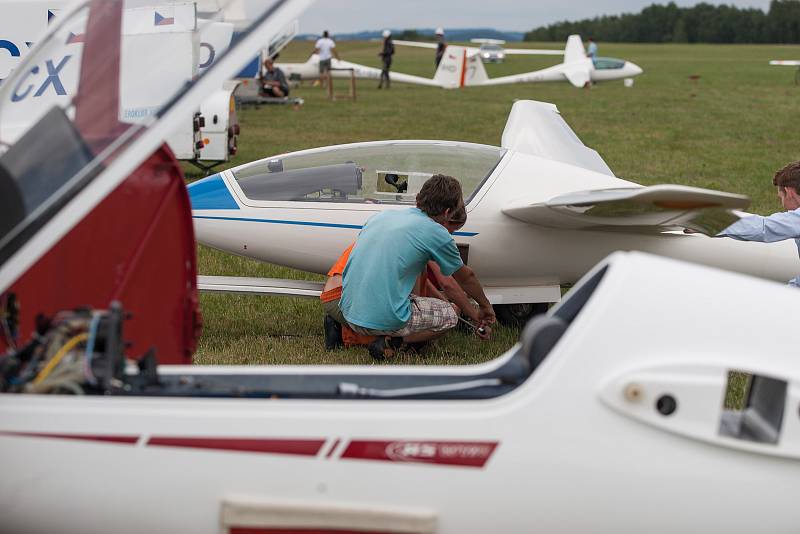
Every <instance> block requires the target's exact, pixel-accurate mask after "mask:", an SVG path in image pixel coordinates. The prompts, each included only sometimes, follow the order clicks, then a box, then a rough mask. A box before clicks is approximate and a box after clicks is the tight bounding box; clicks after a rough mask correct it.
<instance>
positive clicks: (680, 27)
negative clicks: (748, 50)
mask: <svg viewBox="0 0 800 534" xmlns="http://www.w3.org/2000/svg"><path fill="white" fill-rule="evenodd" d="M573 33H577V34H580V35H581V36H583V38H584V39H585V38H587V37H593V38H594V39H595V40H599V41H613V42H632V43H800V0H772V1H771V2H770V5H769V11H768V12H766V13H764V12H763V11H762V10H760V9H756V8H738V7H735V6H727V5H718V6H715V5H711V4H706V3H700V4H697V5H695V6H692V7H678V6H677V5H676V4H675V3H674V2H670V3H669V4H666V5H659V4H652V5H650V6H648V7H646V8H644V9H643V10H642V11H641V12H640V13H635V14H634V13H626V14H622V15H606V16H602V17H596V18H593V19H584V20H579V21H576V22H568V21H564V22H557V23H555V24H551V25H549V26H541V27H539V28H535V29H533V30H531V31H529V32H527V33H526V34H525V37H524V40H525V41H565V40H566V39H567V36H569V35H571V34H573Z"/></svg>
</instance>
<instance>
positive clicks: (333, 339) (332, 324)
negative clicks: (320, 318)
mask: <svg viewBox="0 0 800 534" xmlns="http://www.w3.org/2000/svg"><path fill="white" fill-rule="evenodd" d="M324 331H325V350H336V349H338V348H340V347H343V346H344V341H343V340H342V325H340V324H339V323H337V322H336V320H335V319H334V318H333V317H331V316H330V315H328V314H325V322H324Z"/></svg>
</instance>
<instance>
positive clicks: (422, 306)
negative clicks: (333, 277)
mask: <svg viewBox="0 0 800 534" xmlns="http://www.w3.org/2000/svg"><path fill="white" fill-rule="evenodd" d="M463 204H464V200H463V198H462V194H461V184H460V183H459V182H458V180H456V179H455V178H453V177H452V176H444V175H441V174H437V175H435V176H432V177H431V178H429V179H428V180H427V181H426V182H425V184H424V185H423V186H422V189H420V192H419V194H417V207H416V208H410V209H406V210H388V211H384V212H381V213H379V214H378V215H375V216H374V217H372V218H371V219H369V220H368V221H367V223H366V224H365V225H364V228H363V229H362V230H361V232H360V233H359V235H358V239H357V240H356V243H355V246H354V247H353V250H352V252H351V253H350V258H349V259H348V261H347V266H346V267H345V269H344V273H343V275H342V297H341V301H340V309H341V312H342V315H343V317H344V319H345V320H346V321H347V323H348V324H349V325H350V327H351V328H352V329H353V331H355V332H356V333H358V334H362V335H366V336H378V337H377V339H376V340H375V341H374V342H373V343H371V344H370V345H369V353H370V355H371V356H372V357H373V358H376V359H383V358H385V357H391V356H393V355H394V351H395V349H396V348H397V347H399V346H400V344H401V343H403V342H405V343H419V342H422V341H429V340H431V339H434V338H437V337H439V336H441V335H442V334H444V333H445V332H446V331H447V330H449V329H451V328H453V327H454V326H456V324H457V322H458V313H459V310H458V309H457V306H456V305H454V304H452V303H449V302H446V301H443V300H440V299H436V298H426V297H418V296H416V295H413V294H412V293H411V290H412V289H413V287H414V283H415V282H416V280H417V277H418V276H419V274H420V273H421V272H422V271H423V269H425V265H426V263H427V262H428V261H434V262H436V264H437V265H438V266H439V268H440V269H441V271H442V273H443V274H444V275H445V276H450V275H452V276H453V277H454V278H455V279H456V281H457V282H458V283H459V285H461V287H462V288H463V289H464V291H466V293H467V294H468V295H469V296H470V297H472V298H473V299H475V301H476V302H477V303H478V306H479V310H478V314H479V319H480V325H478V326H485V325H489V324H493V323H494V322H495V316H494V311H493V310H492V305H491V304H490V303H489V300H488V299H487V298H486V295H485V293H484V292H483V288H482V287H481V284H480V282H479V281H478V278H477V277H476V276H475V273H474V272H473V271H472V269H470V268H469V267H467V266H466V265H464V263H463V262H462V261H461V256H460V255H459V253H458V248H457V247H456V243H455V241H454V240H453V238H452V236H451V235H450V233H449V232H448V231H447V229H446V228H445V226H444V225H445V224H446V223H447V222H448V221H449V220H450V216H451V215H452V214H453V213H455V212H456V211H457V210H458V209H459V208H460V207H463Z"/></svg>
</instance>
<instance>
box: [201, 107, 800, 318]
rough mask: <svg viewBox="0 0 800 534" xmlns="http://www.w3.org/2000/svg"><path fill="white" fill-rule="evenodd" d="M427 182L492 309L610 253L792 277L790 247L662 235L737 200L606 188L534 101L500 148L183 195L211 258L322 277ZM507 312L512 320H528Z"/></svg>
mask: <svg viewBox="0 0 800 534" xmlns="http://www.w3.org/2000/svg"><path fill="white" fill-rule="evenodd" d="M436 173H444V174H450V175H453V176H456V177H458V178H459V179H460V180H461V183H462V186H463V189H464V198H465V200H466V203H467V211H468V213H469V220H468V221H467V224H466V226H465V227H464V228H463V229H462V230H461V231H460V232H457V233H456V234H455V238H456V242H457V243H458V244H459V246H460V247H461V248H462V250H463V255H464V258H465V259H466V260H467V263H468V264H469V265H470V266H471V267H472V268H473V269H475V271H476V272H477V273H478V275H479V276H480V278H481V280H482V281H483V283H484V284H485V285H486V286H487V292H488V294H489V297H490V300H491V301H492V302H493V303H494V304H525V303H540V302H553V301H556V300H558V298H559V296H560V291H559V286H560V285H563V284H569V283H573V282H575V281H576V280H577V279H578V278H579V277H580V276H582V275H583V274H584V273H586V272H587V271H588V270H589V269H590V268H591V266H592V265H594V264H595V263H597V262H598V261H600V260H601V259H602V258H603V257H605V256H606V255H608V254H609V253H611V252H613V251H615V250H631V249H634V250H642V251H649V252H653V253H657V254H662V255H666V256H672V257H675V258H682V259H686V260H691V261H695V262H698V263H704V264H707V265H714V266H718V267H723V268H727V269H731V270H736V271H740V272H745V273H750V274H753V275H756V276H761V277H766V278H771V279H774V280H780V281H786V280H788V279H789V278H791V277H793V276H795V275H796V274H797V250H796V249H795V247H794V243H792V242H791V241H787V242H783V243H776V244H772V245H764V244H761V243H748V242H743V241H734V240H730V239H711V238H708V237H705V236H699V235H686V234H684V233H682V232H680V231H678V232H675V230H682V229H684V228H691V229H693V230H697V231H700V232H705V233H707V234H710V235H713V234H715V233H716V232H718V231H719V230H721V229H722V228H724V227H725V226H727V225H728V224H729V223H731V222H732V221H734V220H736V216H735V215H734V214H733V213H732V212H731V210H733V209H743V208H745V207H746V206H747V204H748V200H747V198H746V197H742V196H739V195H732V194H728V193H720V192H715V191H708V190H704V189H697V188H693V187H685V186H680V185H655V186H650V187H642V186H640V185H638V184H636V183H633V182H630V181H626V180H622V179H620V178H617V177H616V176H614V174H613V173H612V171H611V170H610V169H609V167H608V166H607V165H606V163H605V162H604V161H603V159H602V158H601V157H600V156H599V155H598V154H597V152H595V151H594V150H592V149H590V148H588V147H586V146H584V145H583V143H581V142H580V140H579V139H578V137H577V136H576V135H575V133H574V132H573V131H572V130H571V129H570V127H569V125H568V124H567V123H566V122H565V121H564V120H563V119H562V118H561V116H560V114H559V113H558V110H557V108H556V107H555V106H554V105H552V104H547V103H542V102H535V101H518V102H516V103H515V104H514V105H513V107H512V110H511V113H510V115H509V118H508V122H507V123H506V127H505V130H504V131H503V136H502V142H501V145H500V146H487V145H478V144H473V143H462V142H456V141H376V142H367V143H353V144H347V145H338V146H332V147H324V148H315V149H310V150H302V151H299V152H292V153H289V154H281V155H277V156H272V157H269V158H264V159H262V160H259V161H256V162H252V163H248V164H245V165H241V166H239V167H236V168H234V169H230V170H226V171H224V172H222V173H219V174H216V175H214V176H211V177H208V178H205V179H204V180H201V181H198V182H195V183H193V184H191V185H190V186H189V195H190V198H191V201H192V210H193V211H192V214H193V216H194V223H195V233H196V236H197V239H198V241H200V242H201V243H204V244H206V245H209V246H211V247H214V248H217V249H220V250H224V251H227V252H231V253H233V254H239V255H243V256H248V257H251V258H254V259H257V260H261V261H265V262H270V263H277V264H280V265H286V266H289V267H294V268H297V269H302V270H305V271H311V272H315V273H325V272H327V270H328V269H329V268H330V266H331V265H332V264H333V263H334V262H335V261H336V258H337V257H339V255H340V254H341V252H342V251H343V250H344V249H345V248H346V247H347V246H348V245H349V244H350V243H351V242H352V241H353V240H355V238H356V236H357V234H358V231H359V229H360V228H361V227H362V225H363V224H364V223H365V222H366V220H367V219H368V218H369V217H370V216H372V215H374V214H375V213H378V212H379V211H382V210H391V209H402V208H405V207H408V206H410V205H413V203H414V197H415V194H416V193H417V192H418V191H419V189H420V187H421V185H422V183H423V182H424V181H425V180H426V179H427V178H428V177H430V176H431V175H433V174H436ZM201 283H202V284H203V285H202V288H203V289H208V290H220V291H221V290H230V291H236V292H250V291H253V292H258V293H267V294H270V293H272V294H297V295H309V293H308V292H307V291H306V290H307V289H309V287H307V284H305V285H303V287H299V286H297V285H296V283H294V282H285V283H283V284H282V283H281V282H280V281H275V280H273V281H269V282H264V283H260V282H258V281H257V280H256V281H252V280H236V279H204V280H201ZM287 284H288V285H287ZM293 288H294V289H296V290H297V291H293ZM312 294H313V293H312ZM518 308H519V309H518V310H517V311H518V313H520V314H522V317H521V319H522V320H524V319H526V318H527V315H528V314H529V313H531V312H532V311H534V309H535V307H532V306H521V307H518ZM514 309H517V307H515V308H514Z"/></svg>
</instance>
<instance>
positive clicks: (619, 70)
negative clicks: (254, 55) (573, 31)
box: [278, 35, 643, 89]
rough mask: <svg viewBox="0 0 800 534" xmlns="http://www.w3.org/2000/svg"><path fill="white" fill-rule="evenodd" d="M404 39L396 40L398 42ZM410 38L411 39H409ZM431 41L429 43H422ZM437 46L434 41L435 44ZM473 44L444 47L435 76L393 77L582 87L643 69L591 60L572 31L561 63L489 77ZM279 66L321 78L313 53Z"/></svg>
mask: <svg viewBox="0 0 800 534" xmlns="http://www.w3.org/2000/svg"><path fill="white" fill-rule="evenodd" d="M402 42H403V41H400V42H398V41H395V44H398V43H402ZM409 42H411V41H409ZM423 44H426V45H427V44H429V43H423ZM434 46H435V45H434ZM477 50H478V49H477V48H474V47H465V46H453V45H449V46H448V47H447V48H446V49H445V53H444V56H443V57H442V61H441V62H440V63H439V67H438V68H437V69H436V73H435V74H434V77H433V78H424V77H422V76H414V75H411V74H404V73H402V72H396V71H391V72H390V73H389V76H390V78H391V80H392V81H395V82H401V83H412V84H417V85H428V86H434V87H442V88H444V89H457V88H460V87H475V86H484V85H506V84H512V83H537V82H561V81H569V82H570V83H571V84H572V85H574V86H575V87H583V86H585V85H586V84H587V83H589V82H602V81H609V80H621V79H623V78H630V77H632V76H637V75H639V74H641V73H642V72H643V71H642V69H641V68H640V67H639V66H638V65H636V64H635V63H631V62H630V61H625V60H623V59H614V58H596V59H595V60H594V61H592V60H591V59H590V58H589V57H587V56H586V52H585V50H584V49H583V42H582V41H581V38H580V36H578V35H570V37H569V39H568V40H567V46H566V48H565V49H564V52H560V51H554V50H550V51H548V52H557V53H558V55H563V56H564V61H563V62H562V63H559V64H558V65H553V66H552V67H547V68H545V69H541V70H536V71H532V72H525V73H522V74H512V75H509V76H501V77H499V78H489V76H488V74H486V69H485V68H484V66H483V61H482V59H481V56H480V54H478V53H473V52H471V51H477ZM331 66H332V67H333V69H334V70H333V71H332V73H331V74H332V76H333V77H334V78H349V77H350V75H351V74H350V70H349V69H352V72H353V74H354V75H355V76H356V78H364V79H369V80H378V79H380V75H381V69H377V68H374V67H368V66H365V65H359V64H358V63H351V62H349V61H342V60H337V59H335V58H334V59H333V60H332V61H331ZM278 67H280V68H281V69H283V71H284V73H285V74H286V75H287V76H288V77H290V78H294V79H295V80H316V79H319V57H318V56H317V55H316V54H314V55H312V56H311V57H310V58H309V59H308V60H307V61H306V62H305V63H279V64H278Z"/></svg>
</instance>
